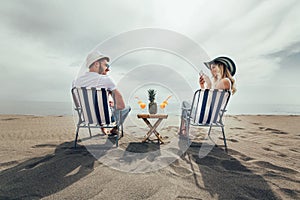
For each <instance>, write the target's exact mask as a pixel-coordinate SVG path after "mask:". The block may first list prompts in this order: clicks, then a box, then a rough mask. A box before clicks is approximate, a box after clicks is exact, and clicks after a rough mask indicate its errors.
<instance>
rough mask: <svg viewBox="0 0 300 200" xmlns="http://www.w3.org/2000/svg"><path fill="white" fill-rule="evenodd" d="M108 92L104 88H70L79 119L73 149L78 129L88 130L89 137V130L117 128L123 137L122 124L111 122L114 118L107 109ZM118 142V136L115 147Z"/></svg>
mask: <svg viewBox="0 0 300 200" xmlns="http://www.w3.org/2000/svg"><path fill="white" fill-rule="evenodd" d="M108 92H109V91H108V90H107V89H105V88H93V87H92V88H86V87H81V88H72V90H71V93H72V97H73V101H74V105H75V110H76V111H77V114H78V118H79V119H78V123H77V128H76V136H75V141H74V147H75V148H76V145H77V140H78V134H79V129H80V128H88V129H89V133H90V136H91V128H99V129H100V128H114V127H118V130H119V127H121V136H123V126H122V125H121V124H122V123H121V122H120V121H115V122H113V121H112V119H116V117H115V116H113V113H112V111H111V108H110V107H109V102H108ZM112 116H113V117H112ZM118 119H121V117H120V116H119V118H118ZM119 125H121V126H119ZM118 140H119V134H118V135H117V136H116V146H118Z"/></svg>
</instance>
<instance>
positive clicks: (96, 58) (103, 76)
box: [73, 51, 131, 135]
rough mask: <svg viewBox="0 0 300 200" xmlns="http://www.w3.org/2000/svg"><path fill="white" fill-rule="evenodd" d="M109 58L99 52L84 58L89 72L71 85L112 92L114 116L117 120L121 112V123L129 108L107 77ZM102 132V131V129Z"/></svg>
mask: <svg viewBox="0 0 300 200" xmlns="http://www.w3.org/2000/svg"><path fill="white" fill-rule="evenodd" d="M109 60H110V59H109V57H107V56H104V55H103V54H102V53H100V52H99V51H93V52H91V53H90V54H89V55H88V56H87V58H86V67H87V68H89V71H88V72H86V73H85V74H84V75H82V76H80V77H78V78H77V79H76V80H75V82H74V83H73V86H74V87H96V88H107V89H108V90H110V91H112V92H113V94H114V96H115V102H114V103H115V104H116V109H117V110H114V115H115V117H116V118H117V120H118V117H119V112H121V120H122V121H121V123H122V124H123V122H124V121H125V119H126V117H127V116H128V113H129V112H130V110H131V108H130V107H129V106H125V103H124V100H123V97H122V95H121V93H120V92H119V90H118V89H117V87H116V84H115V83H114V81H113V80H112V79H111V78H110V76H109V75H107V72H109V64H108V62H109ZM117 130H118V128H113V129H112V130H111V135H115V134H117ZM102 131H104V130H103V129H102Z"/></svg>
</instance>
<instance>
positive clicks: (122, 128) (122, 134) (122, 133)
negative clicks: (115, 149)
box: [121, 124, 124, 137]
mask: <svg viewBox="0 0 300 200" xmlns="http://www.w3.org/2000/svg"><path fill="white" fill-rule="evenodd" d="M123 130H124V127H123V124H121V137H123V136H124V132H123Z"/></svg>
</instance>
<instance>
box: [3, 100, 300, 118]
mask: <svg viewBox="0 0 300 200" xmlns="http://www.w3.org/2000/svg"><path fill="white" fill-rule="evenodd" d="M131 107H132V111H131V114H137V113H145V112H147V109H144V110H142V109H140V108H138V106H137V105H133V106H131ZM158 112H160V113H167V114H170V115H180V113H181V109H180V105H178V104H173V105H172V104H169V105H168V106H167V107H166V108H165V109H164V110H162V109H160V108H159V111H158ZM226 113H227V114H229V115H300V104H299V105H290V104H229V106H228V107H227V112H226ZM0 114H21V115H39V116H41V115H42V116H47V115H63V116H65V115H73V114H74V107H73V104H72V102H71V101H70V102H45V101H43V102H41V101H1V102H0Z"/></svg>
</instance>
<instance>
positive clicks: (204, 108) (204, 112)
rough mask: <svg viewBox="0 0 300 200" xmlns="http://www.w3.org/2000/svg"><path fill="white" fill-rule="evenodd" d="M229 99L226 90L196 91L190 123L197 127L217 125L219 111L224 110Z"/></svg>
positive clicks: (228, 93)
mask: <svg viewBox="0 0 300 200" xmlns="http://www.w3.org/2000/svg"><path fill="white" fill-rule="evenodd" d="M229 97H230V92H229V91H227V90H217V89H215V90H210V89H200V90H197V91H196V92H195V95H194V99H193V104H192V112H191V113H192V116H191V117H192V122H193V123H194V124H199V125H207V124H217V123H219V121H220V111H221V110H224V109H225V108H226V105H227V103H228V100H229Z"/></svg>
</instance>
